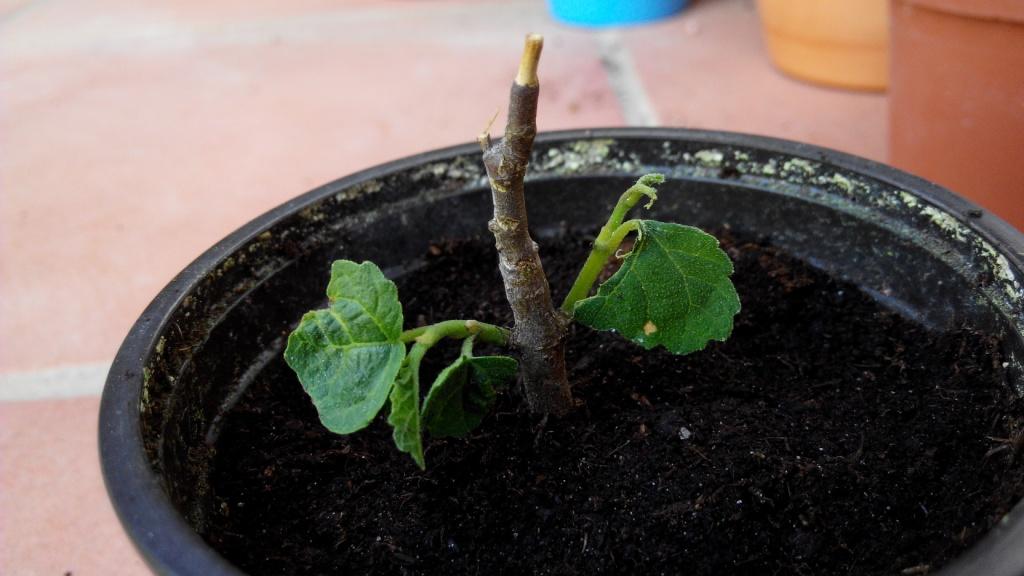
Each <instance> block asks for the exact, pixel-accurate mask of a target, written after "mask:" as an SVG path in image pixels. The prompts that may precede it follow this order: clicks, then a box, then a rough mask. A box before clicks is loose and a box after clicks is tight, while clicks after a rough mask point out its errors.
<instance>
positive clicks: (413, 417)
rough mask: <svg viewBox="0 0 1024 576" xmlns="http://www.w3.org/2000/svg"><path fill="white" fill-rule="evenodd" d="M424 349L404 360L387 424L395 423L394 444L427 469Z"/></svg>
mask: <svg viewBox="0 0 1024 576" xmlns="http://www.w3.org/2000/svg"><path fill="white" fill-rule="evenodd" d="M421 355H422V350H421V351H419V354H418V355H416V356H412V355H411V354H410V356H409V357H408V358H407V359H406V361H405V362H403V363H402V369H401V370H399V372H398V379H397V380H396V381H395V387H394V388H393V389H392V390H391V414H390V415H389V416H388V424H391V426H392V427H394V429H395V430H394V433H393V434H392V438H394V440H395V446H397V447H398V449H399V450H401V451H402V452H407V453H408V454H409V455H410V456H412V459H413V460H415V461H416V464H417V465H418V466H419V467H420V469H421V470H426V467H427V465H426V462H425V461H424V460H423V435H422V434H421V425H420V363H419V358H420V356H421Z"/></svg>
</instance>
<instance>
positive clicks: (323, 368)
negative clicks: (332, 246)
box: [285, 35, 740, 468]
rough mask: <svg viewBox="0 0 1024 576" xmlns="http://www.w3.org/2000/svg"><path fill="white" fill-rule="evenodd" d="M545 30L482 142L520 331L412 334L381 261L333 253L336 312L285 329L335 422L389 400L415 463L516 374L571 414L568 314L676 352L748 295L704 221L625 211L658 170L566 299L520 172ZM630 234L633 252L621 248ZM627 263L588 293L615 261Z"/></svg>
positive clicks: (318, 402)
mask: <svg viewBox="0 0 1024 576" xmlns="http://www.w3.org/2000/svg"><path fill="white" fill-rule="evenodd" d="M541 47H542V39H541V37H540V36H537V35H530V36H528V37H527V39H526V47H525V49H524V51H523V57H522V61H521V62H520V66H519V73H518V74H517V75H516V79H515V82H514V83H513V85H512V91H511V95H510V99H509V113H508V123H507V125H506V128H505V136H504V138H503V139H502V140H501V141H500V142H497V143H492V142H491V139H490V136H489V135H488V134H487V133H486V132H485V133H483V134H481V135H480V137H479V142H480V146H481V148H482V149H483V161H484V166H485V167H486V169H487V174H488V178H489V180H490V184H491V193H492V199H493V201H494V218H493V219H492V220H491V221H490V223H489V226H488V227H489V228H490V230H491V232H492V233H493V234H494V238H495V244H496V246H497V249H498V257H499V263H498V264H499V269H500V270H501V275H502V280H503V282H504V285H505V294H506V296H507V298H508V301H509V304H510V306H511V308H512V312H513V318H514V325H513V327H512V329H511V330H509V329H507V328H504V327H501V326H494V325H492V324H487V323H484V322H479V321H476V320H472V319H469V320H446V321H443V322H438V323H437V324H432V325H429V326H423V327H419V328H413V329H409V330H404V331H403V327H404V318H403V315H402V305H401V303H400V302H399V299H398V289H397V287H396V286H395V284H394V283H393V282H392V281H391V280H388V279H387V278H386V277H385V276H384V274H383V273H382V272H381V271H380V269H379V268H378V267H377V266H376V265H375V264H373V263H372V262H363V263H361V264H357V263H355V262H352V261H349V260H338V261H336V262H334V264H333V265H332V266H331V278H330V281H329V283H328V284H327V298H328V302H329V303H328V307H327V308H324V309H320V310H314V311H312V312H308V313H306V314H305V315H304V316H303V317H302V321H301V322H300V323H299V326H298V327H297V328H296V329H295V331H294V332H292V333H291V335H290V336H289V338H288V347H287V349H286V350H285V360H286V361H287V363H288V365H289V366H291V368H292V369H293V370H294V371H295V373H296V374H297V375H298V378H299V382H301V384H302V386H303V388H304V389H305V390H306V392H307V393H308V394H309V396H310V398H311V399H312V400H313V404H314V406H316V409H317V411H318V413H319V415H320V421H321V422H322V423H323V425H324V426H325V427H327V429H328V430H331V431H333V432H336V433H338V434H351V433H352V432H356V431H357V430H360V429H362V428H365V427H366V426H367V425H369V424H370V422H372V421H373V420H374V418H375V417H376V416H377V414H378V413H379V412H380V410H381V409H382V408H383V407H384V405H385V404H387V403H388V402H389V401H390V405H391V410H390V414H389V416H388V423H389V424H391V426H392V427H393V428H394V435H393V436H394V441H395V445H396V446H397V447H398V449H399V450H401V451H403V452H407V453H408V454H409V455H410V456H412V458H413V460H415V461H416V464H418V465H419V466H420V468H425V466H426V465H425V462H424V458H423V430H424V429H426V431H427V432H429V433H430V435H431V436H433V437H444V436H465V435H466V434H468V433H469V432H470V431H471V430H473V429H474V428H475V427H476V426H478V425H479V424H480V422H481V421H482V419H483V418H484V416H485V415H486V413H487V412H488V410H489V409H490V408H491V406H492V405H493V404H494V401H495V397H496V394H497V392H499V391H501V390H503V389H504V388H506V387H508V385H509V383H510V382H511V381H513V380H514V379H515V378H516V375H517V374H521V376H522V382H523V390H524V392H525V396H526V399H527V403H528V405H529V406H530V409H531V410H532V411H534V412H538V413H543V414H555V415H558V414H563V413H565V412H566V411H568V410H569V409H570V408H571V407H572V394H571V391H570V387H569V383H568V380H567V378H566V370H565V339H566V335H567V333H568V326H569V324H570V323H571V322H573V321H575V322H579V323H581V324H583V325H585V326H589V327H591V328H594V329H597V330H611V331H615V332H617V333H619V334H621V335H622V336H624V337H626V338H628V339H630V340H632V341H634V342H636V343H637V344H640V345H641V346H643V347H644V348H648V349H650V348H654V347H656V346H663V347H665V348H666V349H668V350H669V351H671V352H673V353H675V354H689V353H691V352H695V351H697V350H701V349H703V348H704V347H705V346H706V345H707V343H708V341H710V340H725V339H726V338H728V336H729V334H730V333H731V332H732V322H733V316H735V315H736V313H738V312H739V309H740V301H739V297H738V296H737V294H736V290H735V288H733V285H732V282H731V281H730V279H729V276H730V275H731V274H732V271H733V267H732V262H731V261H730V260H729V257H728V256H727V255H726V254H725V252H723V251H722V250H721V249H720V248H719V246H718V241H717V240H716V239H715V238H714V237H713V236H710V235H708V234H706V233H704V232H702V231H700V230H698V229H697V228H693V227H690V226H682V225H679V224H671V223H665V222H658V221H655V220H639V219H632V220H626V216H627V215H628V214H629V212H630V211H631V210H632V209H633V208H634V207H635V206H636V205H637V204H638V203H639V202H641V201H643V200H646V207H647V208H650V207H651V206H652V205H653V204H654V202H655V201H656V200H657V197H658V195H657V190H656V187H657V186H658V185H659V184H661V183H663V182H664V180H665V179H664V177H663V176H661V175H660V174H648V175H646V176H643V177H642V178H640V179H639V180H638V181H637V182H636V184H634V185H633V186H632V187H630V188H629V189H628V190H626V191H625V192H624V193H623V194H622V196H621V197H620V198H619V201H618V202H617V203H616V204H615V207H614V208H613V209H612V213H611V216H610V217H609V218H608V221H607V222H606V223H605V224H604V226H603V227H602V228H601V231H600V233H599V234H598V236H597V239H596V240H595V241H594V246H593V248H592V250H591V252H590V255H589V256H588V257H587V259H586V262H584V264H583V267H582V268H581V270H580V272H579V276H578V277H577V278H576V281H575V282H574V283H573V286H572V288H571V289H570V290H569V294H568V295H567V296H566V297H565V300H564V301H563V302H562V305H561V307H560V308H555V307H554V305H553V304H552V300H551V292H550V288H549V286H548V281H547V277H546V276H545V274H544V269H543V267H542V265H541V261H540V257H539V256H538V254H537V244H536V243H535V242H534V241H533V239H532V238H531V237H530V233H529V229H528V225H527V219H526V202H525V198H524V194H523V180H524V177H525V175H526V168H527V164H528V161H529V158H530V152H531V150H532V147H533V138H534V136H535V134H536V131H537V129H536V116H537V97H538V94H539V82H538V80H537V62H538V61H539V58H540V51H541ZM630 235H633V236H634V241H633V245H632V248H631V249H630V251H629V252H628V253H626V254H624V255H623V254H619V253H618V251H619V247H620V246H621V245H622V243H623V241H624V240H625V239H626V238H627V237H628V236H630ZM613 257H615V258H621V260H622V263H621V266H620V267H619V269H618V271H616V272H615V274H614V275H612V277H611V278H609V279H608V280H607V281H605V282H604V283H603V284H601V285H600V286H599V287H598V289H597V292H596V294H594V295H592V296H591V295H590V293H591V291H592V289H593V287H594V284H595V283H596V282H597V278H598V276H599V274H600V272H601V270H602V269H603V268H604V267H605V265H606V264H607V263H608V261H609V260H610V259H611V258H613ZM446 338H450V339H456V340H462V348H461V353H460V354H459V356H458V358H456V359H455V361H454V362H452V363H451V365H449V366H448V367H447V368H445V369H444V370H442V371H441V373H440V374H438V375H437V377H436V378H435V379H434V382H433V383H432V384H431V386H430V388H429V389H428V390H427V393H426V396H425V397H424V398H423V399H422V402H421V394H422V391H421V387H420V363H421V361H422V360H423V357H424V355H425V354H426V353H427V352H428V351H429V350H430V349H431V348H432V347H434V346H435V345H436V344H438V343H439V342H440V341H441V340H444V339H446ZM477 342H486V343H489V344H496V345H499V346H506V347H510V348H512V349H513V350H514V351H515V352H516V355H517V356H518V362H517V360H516V359H514V358H511V357H508V356H476V355H475V354H474V352H473V348H474V345H475V344H476V343H477Z"/></svg>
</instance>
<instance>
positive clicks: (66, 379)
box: [0, 362, 110, 402]
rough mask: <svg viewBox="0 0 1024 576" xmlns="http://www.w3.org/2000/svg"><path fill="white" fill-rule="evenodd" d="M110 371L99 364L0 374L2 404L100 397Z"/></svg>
mask: <svg viewBox="0 0 1024 576" xmlns="http://www.w3.org/2000/svg"><path fill="white" fill-rule="evenodd" d="M109 371H110V364H109V363H106V362H97V363H92V364H76V365H72V366H62V367H60V368H48V369H44V370H33V371H30V372H10V373H7V374H0V402H15V401H24V400H54V399H61V398H78V397H81V396H99V395H100V393H101V392H103V383H104V382H105V381H106V379H107V372H109Z"/></svg>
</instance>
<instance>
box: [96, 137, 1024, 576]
mask: <svg viewBox="0 0 1024 576" xmlns="http://www.w3.org/2000/svg"><path fill="white" fill-rule="evenodd" d="M606 138H611V139H615V140H619V141H624V140H650V139H655V140H661V141H685V142H689V143H698V144H708V145H718V146H740V147H750V148H757V149H760V150H764V151H767V152H773V153H778V154H784V155H788V156H794V157H801V158H806V159H808V160H812V161H817V162H828V163H829V164H832V165H834V166H837V167H841V168H845V169H848V170H850V171H853V172H857V173H862V174H865V175H867V176H870V177H871V178H872V179H875V180H878V181H880V182H883V183H885V184H888V185H891V186H894V187H897V188H899V189H901V190H908V191H910V190H912V191H913V192H912V193H913V195H915V196H917V197H920V198H922V199H923V200H925V201H926V202H928V203H930V204H933V205H935V206H936V207H938V208H940V209H942V210H944V211H946V212H948V213H949V214H951V215H954V216H956V218H957V219H958V220H959V221H960V223H961V224H963V225H965V226H967V227H968V228H970V229H971V230H972V231H974V232H975V233H977V234H979V235H980V236H981V237H983V238H984V239H985V240H987V241H988V242H989V243H990V244H991V245H992V246H993V247H995V248H996V249H997V250H998V251H999V253H1000V254H1002V255H1003V256H1004V257H1005V258H1006V259H1007V260H1008V261H1009V262H1010V263H1011V265H1012V266H1013V267H1014V268H1016V269H1018V270H1024V234H1022V233H1021V232H1019V231H1017V230H1015V229H1014V228H1013V227H1012V226H1010V225H1009V224H1008V223H1006V222H1005V221H1003V220H1002V219H1000V218H998V217H997V216H995V215H992V214H990V213H989V212H987V211H983V210H982V209H981V208H979V207H978V206H977V205H975V204H974V203H972V202H969V201H967V200H965V199H963V198H961V197H959V196H957V195H956V194H954V193H953V192H951V191H949V190H946V189H944V188H942V187H940V186H938V185H937V184H934V183H932V182H929V181H927V180H924V179H922V178H919V177H917V176H913V175H911V174H908V173H906V172H903V171H901V170H898V169H896V168H893V167H890V166H887V165H885V164H881V163H879V162H875V161H873V160H868V159H866V158H861V157H858V156H854V155H851V154H847V153H844V152H839V151H835V150H831V149H828V148H823V147H820V146H814V145H810V144H803V143H799V142H794V141H790V140H783V139H779V138H771V137H767V136H757V135H751V134H743V133H738V132H725V131H711V130H690V129H683V128H597V129H577V130H559V131H550V132H541V133H539V134H538V135H537V139H536V142H537V143H538V144H543V143H555V142H573V141H579V140H594V139H606ZM478 151H479V147H478V144H476V143H467V144H460V145H455V146H449V147H445V148H440V149H436V150H432V151H428V152H422V153H419V154H415V155H412V156H407V157H405V158H402V159H399V160H394V161H391V162H387V163H384V164H379V165H377V166H374V167H371V168H367V169H364V170H361V171H359V172H356V173H354V174H351V175H349V176H345V177H342V178H339V179H337V180H334V181H332V182H329V183H327V184H324V185H322V186H319V187H317V188H314V189H313V190H311V191H309V192H306V193H304V194H301V195H299V196H297V197H295V198H293V199H291V200H288V201H286V202H284V203H283V204H281V205H279V206H277V207H275V208H273V209H271V210H269V211H267V212H265V213H263V214H262V215H260V216H258V217H256V218H255V219H253V220H251V221H250V222H248V223H247V224H245V225H243V226H242V227H240V228H238V229H237V230H235V231H234V232H232V233H230V234H229V235H228V236H226V237H225V238H224V239H222V240H221V241H219V242H217V243H216V244H214V245H213V247H211V248H209V249H208V250H206V251H205V252H204V253H203V254H202V255H200V256H199V257H198V258H196V259H195V260H194V261H192V262H191V263H190V264H189V265H188V266H187V267H186V268H185V269H184V270H182V271H181V272H180V273H179V274H178V275H177V276H175V277H174V279H173V280H171V282H170V283H168V284H167V286H165V287H164V288H163V289H162V290H161V291H160V292H159V293H158V294H157V296H156V297H155V298H154V299H153V301H152V302H151V303H150V304H149V305H148V306H147V307H146V309H145V311H144V312H143V313H142V315H141V316H140V317H139V319H138V320H137V321H136V322H135V324H134V325H133V326H132V328H131V329H130V330H129V332H128V335H127V336H126V337H125V339H124V341H123V342H122V344H121V346H120V348H119V349H118V352H117V355H116V356H115V359H114V361H113V364H112V365H111V368H110V372H109V373H108V375H107V379H106V383H105V386H104V389H103V395H102V400H101V403H100V413H99V431H98V432H99V452H100V463H101V468H102V471H103V478H104V483H105V485H106V489H107V493H108V495H109V497H110V500H111V502H112V504H113V506H114V509H115V511H116V512H117V515H118V518H119V519H120V521H121V524H122V526H123V527H124V530H125V532H126V533H127V534H128V535H129V537H130V538H131V540H132V542H133V543H134V545H135V547H136V548H137V550H138V551H139V552H140V553H141V555H142V557H143V558H144V559H145V560H146V562H147V563H148V564H149V566H150V567H151V568H153V569H154V570H155V571H156V572H157V573H158V574H175V575H178V574H210V575H231V576H244V573H243V572H241V571H240V570H239V569H238V568H236V567H235V566H234V565H232V564H231V563H229V562H228V561H227V560H226V559H224V558H223V557H222V556H220V554H218V553H217V552H216V551H215V550H214V549H213V548H212V547H210V546H209V545H208V544H207V543H206V542H205V541H203V539H202V538H201V537H200V536H199V535H198V534H196V533H195V532H194V531H193V530H192V528H191V527H190V526H189V525H188V524H187V523H186V522H185V519H184V518H183V517H182V516H181V515H180V514H179V513H178V511H177V509H176V508H175V507H174V505H173V504H172V502H171V501H170V498H169V497H168V495H167V493H166V492H165V490H164V488H163V484H162V481H161V480H160V478H159V477H158V476H157V474H156V472H155V471H154V470H153V468H152V467H151V466H150V460H149V457H148V455H147V454H146V451H145V448H144V447H143V443H142V431H141V426H140V419H139V417H138V416H139V414H140V410H139V407H140V402H141V398H142V386H143V371H144V366H145V363H146V361H147V359H148V357H149V356H150V355H151V354H152V352H153V349H154V347H155V346H156V344H157V338H158V337H159V335H160V334H161V333H162V331H163V329H164V327H165V325H166V322H167V317H168V316H169V314H170V313H171V312H172V311H173V310H174V309H176V308H177V307H178V306H179V305H180V304H181V302H182V300H183V299H184V298H185V296H186V295H187V294H188V293H189V292H190V291H191V289H192V288H194V287H195V286H196V284H197V283H198V282H199V281H200V280H201V279H202V278H203V277H204V276H205V275H207V274H208V273H210V272H211V271H213V270H214V269H216V267H217V266H218V265H219V263H220V262H221V261H222V260H223V259H224V258H225V257H227V256H228V255H230V254H232V253H233V252H235V251H236V250H238V249H239V248H240V247H242V246H244V245H245V244H247V243H248V242H249V241H250V240H252V239H253V238H255V237H256V236H258V235H259V234H261V233H262V232H263V231H265V230H266V229H268V228H270V227H271V226H273V225H274V224H275V223H276V222H278V221H279V220H281V219H283V218H287V217H288V216H289V215H291V214H293V213H295V212H297V211H299V210H302V209H303V208H305V207H307V206H309V205H312V204H315V203H317V202H319V201H321V200H322V199H323V198H325V197H328V196H330V195H332V194H334V193H335V192H336V191H337V190H338V189H340V188H346V187H349V186H352V185H355V184H358V183H360V182H363V181H367V180H372V179H376V178H379V177H381V176H384V175H386V174H389V173H392V172H395V171H399V170H403V169H408V168H411V167H414V166H417V165H422V164H428V163H431V162H437V161H439V160H442V159H444V158H448V157H452V156H459V155H466V154H472V153H475V152H478ZM978 214H984V216H983V217H979V216H978ZM157 528H159V531H158V532H157ZM1021 542H1024V502H1022V503H1018V504H1017V505H1015V507H1014V508H1013V510H1012V511H1011V512H1010V513H1008V514H1007V515H1006V516H1005V517H1004V518H1003V520H1002V521H1001V522H1000V523H999V524H997V525H996V526H995V527H993V528H992V529H991V530H990V531H989V532H988V533H987V534H985V536H983V537H982V539H981V540H979V541H978V542H977V543H975V544H974V545H973V546H972V547H971V548H969V549H968V550H967V551H966V552H965V553H964V554H962V555H961V556H959V557H957V558H956V559H955V560H953V561H952V562H950V563H949V564H948V565H947V566H945V567H944V568H943V569H942V570H940V572H939V573H938V574H942V575H945V576H954V575H960V576H966V575H969V574H986V575H989V576H996V575H1007V576H1009V575H1014V576H1019V575H1022V574H1024V553H1021V551H1020V543H1021Z"/></svg>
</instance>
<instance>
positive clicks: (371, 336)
mask: <svg viewBox="0 0 1024 576" xmlns="http://www.w3.org/2000/svg"><path fill="white" fill-rule="evenodd" d="M327 296H328V298H329V300H330V305H329V307H328V308H326V309H322V310H314V311H312V312H307V313H306V314H305V315H304V316H303V317H302V321H301V322H299V326H298V327H297V328H296V329H295V330H294V331H293V332H292V333H291V335H289V336H288V347H287V348H286V349H285V352H284V358H285V361H286V362H287V363H288V365H289V366H291V368H292V370H294V371H295V373H296V374H297V375H298V377H299V382H300V383H301V384H302V387H303V388H304V389H305V390H306V393H307V394H309V396H310V398H311V399H312V400H313V405H314V406H316V409H317V412H318V413H319V415H320V421H321V422H322V423H323V425H324V426H325V427H327V429H328V430H331V431H332V432H336V433H338V434H349V433H352V432H355V431H356V430H359V429H361V428H365V427H366V426H367V425H368V424H369V423H370V422H371V421H373V418H374V417H375V416H376V415H377V413H378V412H379V411H380V409H381V407H383V406H384V403H385V402H386V401H387V399H388V393H389V392H390V391H391V387H392V385H393V384H394V381H395V376H396V375H397V374H398V370H399V368H401V366H402V359H403V358H404V357H405V345H404V344H402V343H401V342H400V341H399V337H400V335H401V333H402V305H401V304H400V303H399V301H398V289H397V288H396V287H395V284H394V282H392V281H390V280H388V279H387V278H385V277H384V274H383V273H382V272H381V271H380V269H379V268H377V266H376V265H374V264H373V263H372V262H364V263H362V264H356V263H355V262H351V261H348V260H338V261H337V262H335V263H334V264H333V266H332V267H331V280H330V284H328V287H327Z"/></svg>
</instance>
